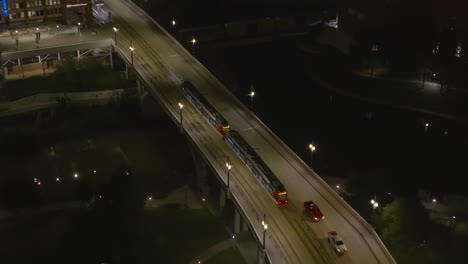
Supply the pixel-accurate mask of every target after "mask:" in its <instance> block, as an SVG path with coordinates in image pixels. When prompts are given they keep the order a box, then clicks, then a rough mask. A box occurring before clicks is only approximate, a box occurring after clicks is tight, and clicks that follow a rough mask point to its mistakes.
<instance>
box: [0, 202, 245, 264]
mask: <svg viewBox="0 0 468 264" xmlns="http://www.w3.org/2000/svg"><path fill="white" fill-rule="evenodd" d="M2 226H3V228H1V227H0V234H2V235H1V236H0V245H2V247H1V249H0V252H1V253H2V260H3V261H5V263H31V262H32V261H34V262H43V261H44V262H47V263H59V262H60V263H63V261H64V260H66V262H67V263H101V262H107V263H135V264H136V263H188V262H189V261H190V260H191V259H192V258H194V257H196V256H197V255H199V254H200V253H202V252H203V251H204V250H206V249H207V248H209V247H210V246H212V245H214V244H216V243H217V242H220V241H222V240H224V239H226V238H227V237H229V235H228V234H227V233H226V231H225V229H224V225H223V223H222V221H221V220H220V219H219V218H216V217H214V216H212V215H211V214H210V213H209V212H208V211H207V210H204V209H193V210H192V209H183V210H180V209H158V210H151V211H146V212H144V213H143V214H141V215H139V216H136V217H135V216H130V217H127V216H124V215H120V216H119V215H115V214H113V213H111V212H108V211H83V210H78V209H76V210H75V209H74V210H64V211H61V212H54V213H49V214H44V215H39V216H36V217H24V218H20V219H14V220H11V221H8V222H7V223H3V224H2ZM25 252H27V254H24V253H25ZM226 263H234V262H226ZM236 263H242V262H236Z"/></svg>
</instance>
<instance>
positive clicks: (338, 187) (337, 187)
mask: <svg viewBox="0 0 468 264" xmlns="http://www.w3.org/2000/svg"><path fill="white" fill-rule="evenodd" d="M335 187H336V192H337V193H338V195H340V185H338V184H337V185H336V186H335Z"/></svg>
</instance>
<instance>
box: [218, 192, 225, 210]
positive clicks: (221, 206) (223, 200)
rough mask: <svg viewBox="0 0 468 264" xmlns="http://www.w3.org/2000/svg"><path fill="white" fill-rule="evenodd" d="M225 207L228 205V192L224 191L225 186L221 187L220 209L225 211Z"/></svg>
mask: <svg viewBox="0 0 468 264" xmlns="http://www.w3.org/2000/svg"><path fill="white" fill-rule="evenodd" d="M225 207H226V192H225V191H224V189H223V188H221V189H220V191H219V209H220V210H221V211H223V210H224V208H225Z"/></svg>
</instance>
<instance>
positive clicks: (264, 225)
mask: <svg viewBox="0 0 468 264" xmlns="http://www.w3.org/2000/svg"><path fill="white" fill-rule="evenodd" d="M262 226H263V250H265V233H266V230H267V229H268V225H267V223H266V222H265V221H262Z"/></svg>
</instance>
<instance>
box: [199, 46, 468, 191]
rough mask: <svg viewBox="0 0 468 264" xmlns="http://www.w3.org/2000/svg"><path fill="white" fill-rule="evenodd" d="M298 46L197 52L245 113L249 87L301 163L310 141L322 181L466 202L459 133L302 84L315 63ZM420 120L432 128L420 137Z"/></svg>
mask: <svg viewBox="0 0 468 264" xmlns="http://www.w3.org/2000/svg"><path fill="white" fill-rule="evenodd" d="M299 41H304V40H299V39H295V40H277V41H274V42H272V43H265V44H258V45H256V46H252V47H233V48H222V49H216V48H213V47H208V48H206V49H202V48H199V51H198V52H199V53H198V54H199V59H200V60H201V61H202V62H203V64H204V65H207V66H208V68H209V69H211V70H212V71H213V72H214V73H216V74H217V75H218V76H220V79H221V80H223V81H224V82H225V83H226V84H227V86H228V87H229V88H230V89H233V90H235V94H236V95H237V96H238V97H239V98H240V99H241V100H242V101H243V102H245V103H246V105H247V106H249V104H250V101H249V97H247V96H246V95H247V94H248V93H249V91H250V86H251V85H254V87H255V91H256V98H255V101H254V108H255V112H256V113H257V115H258V116H259V117H260V118H261V119H262V120H263V121H264V122H265V123H266V124H267V125H268V126H269V127H270V128H271V129H272V130H273V131H275V132H276V133H277V134H278V135H279V136H280V138H282V139H283V140H284V141H285V142H286V143H287V144H288V145H289V146H290V147H291V148H292V149H293V150H294V151H295V152H296V153H297V154H298V155H299V156H301V157H303V159H304V160H305V161H307V162H308V161H309V152H308V149H307V146H308V144H309V143H310V142H311V141H312V140H313V141H314V142H315V145H316V146H317V151H316V153H315V155H314V167H315V168H316V170H317V171H318V173H319V174H320V175H323V176H326V175H331V176H339V177H348V178H349V177H353V178H361V179H360V180H359V182H361V183H363V184H366V183H367V185H368V188H371V186H372V190H373V192H384V193H386V192H393V193H399V192H403V193H405V192H415V190H416V189H417V188H428V189H430V190H432V191H433V192H434V193H454V192H455V193H463V194H466V195H468V193H467V191H466V190H467V189H466V188H464V187H463V186H461V185H459V184H457V181H459V180H460V176H461V175H466V169H465V168H464V166H463V164H464V161H466V160H467V150H466V143H464V140H466V139H464V138H463V135H464V130H463V127H461V126H460V125H459V124H457V123H454V122H452V121H447V120H441V119H438V118H433V117H431V116H426V115H421V114H417V113H412V112H407V111H401V110H394V109H390V108H385V107H380V106H376V105H372V104H368V103H363V102H360V101H355V100H351V99H347V98H343V97H340V96H337V95H334V94H332V93H331V92H329V91H327V90H325V89H323V88H321V87H319V86H318V85H316V84H315V83H313V82H312V81H311V80H310V79H309V78H308V77H307V74H306V72H305V70H304V67H303V65H304V64H305V60H311V59H313V58H310V57H309V58H308V57H306V56H305V55H304V54H302V53H301V52H300V51H299V50H298V49H297V48H296V47H295V45H296V44H297V43H298V42H299ZM330 96H332V99H330V98H331V97H330ZM426 121H427V122H430V123H431V128H430V129H429V130H428V132H427V133H424V127H423V125H422V124H423V123H424V122H426ZM445 128H449V131H450V134H449V135H448V136H444V133H443V131H444V129H445ZM363 179H365V180H363ZM442 179H443V180H442ZM362 187H363V189H366V186H362ZM362 191H365V190H362Z"/></svg>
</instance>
